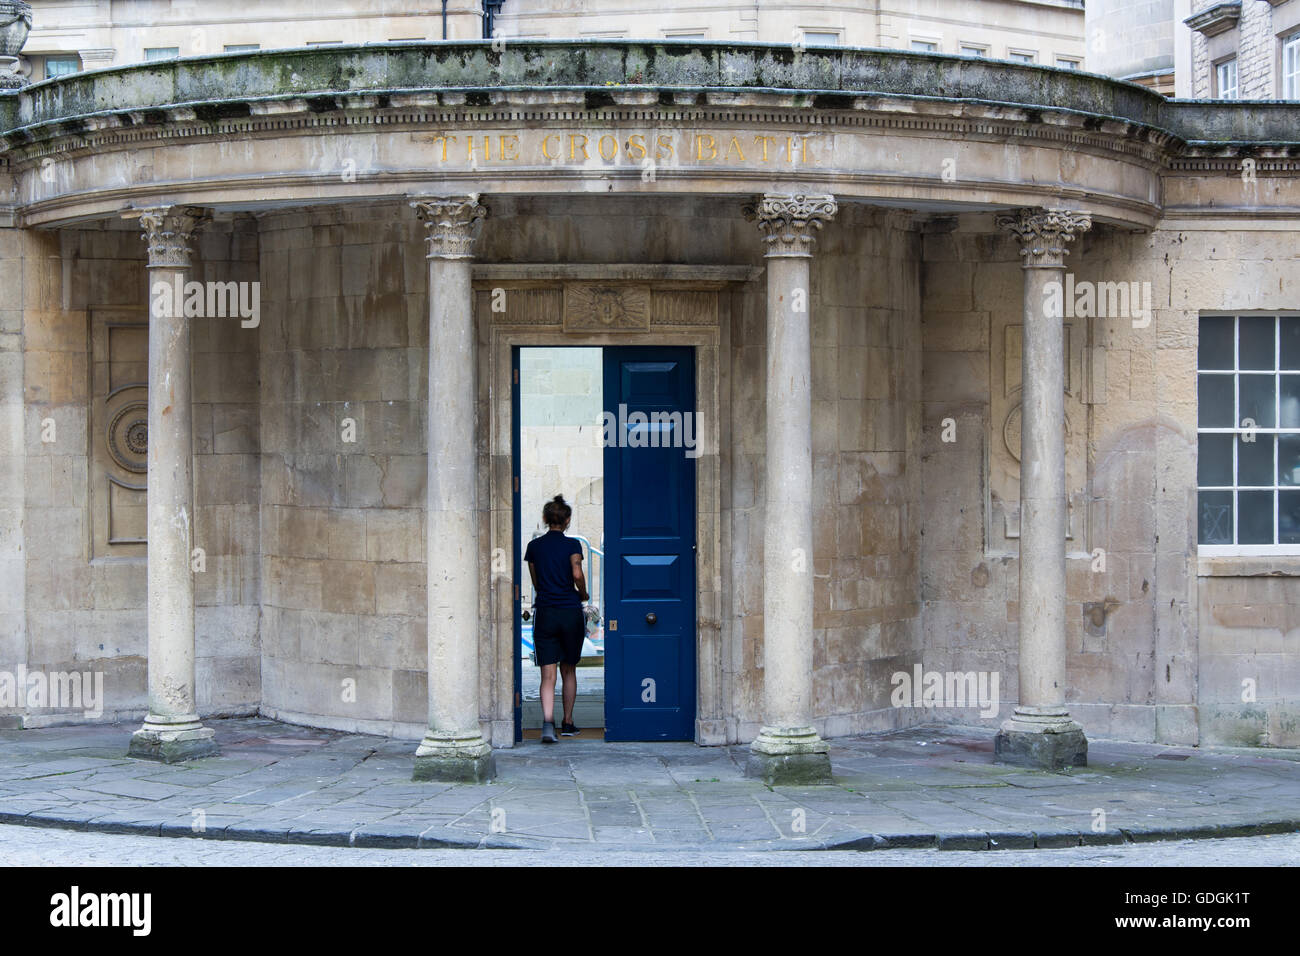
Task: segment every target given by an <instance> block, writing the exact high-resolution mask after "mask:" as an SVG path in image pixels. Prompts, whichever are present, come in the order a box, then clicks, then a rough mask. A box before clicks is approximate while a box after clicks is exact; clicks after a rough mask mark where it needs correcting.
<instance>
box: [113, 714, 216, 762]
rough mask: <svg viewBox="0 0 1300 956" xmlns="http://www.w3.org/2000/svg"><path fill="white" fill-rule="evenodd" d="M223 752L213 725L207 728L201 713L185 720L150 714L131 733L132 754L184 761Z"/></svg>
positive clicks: (162, 760)
mask: <svg viewBox="0 0 1300 956" xmlns="http://www.w3.org/2000/svg"><path fill="white" fill-rule="evenodd" d="M219 753H221V749H220V748H219V747H218V746H217V742H216V740H215V739H214V733H213V730H212V728H211V727H204V726H203V724H201V723H200V722H199V719H198V715H194V716H193V717H188V718H186V719H184V720H181V721H167V720H164V719H161V718H157V717H154V716H153V715H152V714H150V715H149V716H148V717H146V718H145V721H144V726H143V727H141V728H140V729H139V730H137V731H136V732H135V733H133V734H132V735H131V744H130V746H129V747H127V751H126V755H127V756H128V757H137V758H139V759H141V760H158V761H161V762H162V763H181V762H183V761H186V760H197V759H198V758H200V757H215V756H217V755H218V754H219Z"/></svg>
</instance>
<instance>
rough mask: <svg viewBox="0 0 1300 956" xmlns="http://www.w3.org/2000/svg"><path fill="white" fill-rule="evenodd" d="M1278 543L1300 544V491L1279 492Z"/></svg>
mask: <svg viewBox="0 0 1300 956" xmlns="http://www.w3.org/2000/svg"><path fill="white" fill-rule="evenodd" d="M1277 543H1278V544H1300V491H1279V492H1278V493H1277Z"/></svg>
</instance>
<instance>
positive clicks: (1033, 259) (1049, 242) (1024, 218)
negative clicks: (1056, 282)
mask: <svg viewBox="0 0 1300 956" xmlns="http://www.w3.org/2000/svg"><path fill="white" fill-rule="evenodd" d="M993 222H994V224H995V225H996V226H997V227H998V228H999V229H1005V230H1006V231H1007V232H1009V233H1011V234H1012V235H1013V236H1015V237H1016V239H1017V240H1018V241H1019V242H1020V254H1021V255H1022V256H1023V257H1024V262H1023V263H1022V265H1023V266H1024V267H1025V268H1026V269H1032V268H1044V267H1047V268H1050V267H1052V266H1062V265H1065V257H1066V255H1067V254H1068V253H1069V251H1070V250H1068V249H1066V248H1065V244H1066V243H1067V242H1073V241H1074V237H1075V235H1076V234H1077V233H1082V232H1087V231H1088V230H1089V229H1091V228H1092V217H1091V216H1090V215H1088V213H1086V212H1073V211H1072V210H1069V209H1020V210H1017V211H1016V212H1013V213H1004V214H1002V215H1000V216H996V217H994V219H993Z"/></svg>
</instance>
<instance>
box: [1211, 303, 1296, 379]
mask: <svg viewBox="0 0 1300 956" xmlns="http://www.w3.org/2000/svg"><path fill="white" fill-rule="evenodd" d="M1297 341H1298V345H1300V340H1297ZM1232 356H1233V351H1232V316H1230V315H1226V316H1225V315H1213V316H1208V317H1206V318H1202V319H1201V337H1200V346H1199V348H1198V349H1197V358H1198V362H1199V365H1198V366H1197V367H1198V368H1222V369H1230V368H1232Z"/></svg>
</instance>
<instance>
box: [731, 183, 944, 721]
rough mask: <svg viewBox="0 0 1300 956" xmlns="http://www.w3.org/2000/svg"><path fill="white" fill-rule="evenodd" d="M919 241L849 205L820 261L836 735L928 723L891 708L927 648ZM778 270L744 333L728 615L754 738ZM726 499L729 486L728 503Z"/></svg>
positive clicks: (820, 600) (828, 631) (818, 657)
mask: <svg viewBox="0 0 1300 956" xmlns="http://www.w3.org/2000/svg"><path fill="white" fill-rule="evenodd" d="M917 250H918V242H917V237H916V235H915V233H913V232H912V231H910V230H909V228H908V220H907V218H906V217H904V216H898V215H891V214H888V213H883V212H878V211H877V212H873V211H870V210H867V209H864V208H861V207H854V206H842V207H841V209H840V212H839V214H838V215H837V217H836V219H835V220H834V222H832V224H831V225H830V226H828V227H827V228H826V229H824V230H823V232H822V233H821V234H820V238H819V240H818V245H817V248H816V252H815V258H814V259H813V272H812V285H813V288H812V294H811V310H812V317H813V435H812V443H813V483H814V489H813V502H814V505H813V506H814V521H815V526H814V529H813V549H814V556H813V565H814V575H815V584H814V588H815V590H814V602H815V603H814V620H813V622H812V627H813V667H814V671H813V708H812V709H813V713H814V714H815V715H816V716H817V720H816V723H817V725H818V728H819V732H821V733H822V734H823V735H825V736H839V735H844V734H850V733H859V732H863V731H868V730H879V729H886V728H892V727H896V726H902V725H906V724H908V723H911V722H914V721H915V720H916V719H921V718H920V717H919V715H918V714H916V713H914V712H911V711H900V710H896V709H894V708H892V707H891V706H890V702H889V698H890V690H891V685H890V681H889V678H890V675H891V674H892V673H893V672H895V671H897V670H903V669H910V667H911V665H912V663H913V662H914V661H917V660H919V657H920V637H919V628H918V621H919V604H918V588H919V575H920V560H919V557H920V556H919V554H918V544H919V533H920V521H921V517H920V513H919V510H918V504H919V489H920V472H919V468H918V466H917V456H918V454H919V447H920V445H919V440H920V405H919V398H920V387H919V382H920V330H919V301H918V277H917V268H916V255H917ZM765 296H766V286H765V285H764V283H763V281H762V280H760V281H759V282H756V283H753V284H752V286H751V287H749V288H747V289H746V290H745V291H744V292H741V293H738V294H737V295H736V296H735V299H736V304H735V306H734V307H733V315H734V319H733V325H732V329H731V343H732V348H731V364H732V373H731V381H732V392H731V431H732V436H733V439H732V443H731V464H732V474H733V476H734V477H733V483H732V485H731V487H730V488H724V496H726V495H730V508H729V509H727V510H728V511H729V512H730V514H729V524H730V534H731V543H730V546H729V547H728V548H727V549H726V550H727V551H728V552H729V555H730V562H731V564H730V569H731V574H732V581H733V584H732V588H731V593H730V594H729V595H724V608H725V610H726V620H728V621H729V622H730V626H731V627H732V628H733V629H734V630H735V633H736V634H737V636H738V637H739V638H740V641H739V647H740V652H741V653H740V659H739V661H737V662H735V665H734V666H735V671H734V684H735V686H736V688H737V690H736V694H735V699H736V713H737V717H738V720H739V739H741V740H749V739H752V737H753V736H755V735H756V734H757V732H758V730H759V726H760V723H761V719H762V673H763V672H762V666H763V658H762V633H763V614H762V610H763V595H762V585H763V577H762V553H763V505H762V502H763V484H764V467H765V466H764V459H763V449H764V444H765V442H764V421H765V416H764V396H765V390H766V376H765V367H766V349H765V346H764V342H765V339H764V335H765V319H764V302H765ZM725 502H726V498H725V497H724V507H725Z"/></svg>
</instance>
